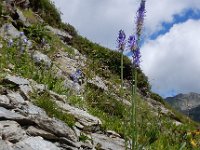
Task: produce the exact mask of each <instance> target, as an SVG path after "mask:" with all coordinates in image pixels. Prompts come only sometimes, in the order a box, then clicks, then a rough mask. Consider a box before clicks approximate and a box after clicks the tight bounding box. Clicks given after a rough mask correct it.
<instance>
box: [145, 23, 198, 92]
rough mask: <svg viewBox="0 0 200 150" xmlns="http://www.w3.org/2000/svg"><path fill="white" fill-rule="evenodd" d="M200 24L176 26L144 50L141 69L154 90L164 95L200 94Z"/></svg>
mask: <svg viewBox="0 0 200 150" xmlns="http://www.w3.org/2000/svg"><path fill="white" fill-rule="evenodd" d="M199 26H200V20H199V21H197V20H196V21H195V20H189V21H187V22H185V23H182V24H176V25H174V26H173V27H172V28H171V29H170V31H169V32H168V33H166V34H165V35H162V36H160V37H158V38H157V39H156V40H154V41H151V40H150V41H147V42H146V43H145V44H144V45H143V47H142V48H141V52H142V60H143V61H142V68H143V70H144V72H145V74H146V75H147V76H148V77H149V79H150V82H151V84H152V85H153V90H154V91H156V92H158V93H160V94H162V95H165V94H166V93H167V92H170V91H172V90H174V89H176V91H177V92H184V93H186V92H191V91H193V92H198V93H199V92H200V77H199V75H200V59H199V58H200V28H199Z"/></svg>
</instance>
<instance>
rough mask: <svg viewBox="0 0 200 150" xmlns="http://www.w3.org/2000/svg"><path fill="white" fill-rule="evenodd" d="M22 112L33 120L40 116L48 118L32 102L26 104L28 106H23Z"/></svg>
mask: <svg viewBox="0 0 200 150" xmlns="http://www.w3.org/2000/svg"><path fill="white" fill-rule="evenodd" d="M21 109H22V111H23V112H24V113H25V114H26V115H27V116H29V117H30V119H32V118H31V117H32V116H38V117H41V118H48V116H47V114H46V112H45V111H44V110H43V109H41V108H40V107H37V106H35V105H33V104H32V103H31V102H28V101H27V102H26V105H24V106H22V108H21Z"/></svg>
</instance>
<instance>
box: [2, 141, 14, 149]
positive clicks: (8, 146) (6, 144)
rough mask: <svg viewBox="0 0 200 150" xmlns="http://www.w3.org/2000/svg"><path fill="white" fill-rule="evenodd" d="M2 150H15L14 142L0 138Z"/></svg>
mask: <svg viewBox="0 0 200 150" xmlns="http://www.w3.org/2000/svg"><path fill="white" fill-rule="evenodd" d="M0 150H13V148H12V144H11V143H10V142H8V141H3V140H0Z"/></svg>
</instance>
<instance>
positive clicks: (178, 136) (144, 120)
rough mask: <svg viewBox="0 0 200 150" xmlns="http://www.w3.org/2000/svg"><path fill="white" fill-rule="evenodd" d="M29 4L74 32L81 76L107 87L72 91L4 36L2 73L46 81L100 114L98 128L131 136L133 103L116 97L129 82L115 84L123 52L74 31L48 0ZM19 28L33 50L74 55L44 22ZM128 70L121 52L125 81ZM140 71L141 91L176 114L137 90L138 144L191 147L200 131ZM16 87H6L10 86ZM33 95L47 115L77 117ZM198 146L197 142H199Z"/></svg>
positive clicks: (170, 149)
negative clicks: (103, 82)
mask: <svg viewBox="0 0 200 150" xmlns="http://www.w3.org/2000/svg"><path fill="white" fill-rule="evenodd" d="M31 7H32V9H33V10H34V11H38V12H39V13H40V15H41V16H42V17H43V19H45V21H46V22H47V23H49V24H50V25H52V26H56V27H60V28H62V29H63V30H65V31H67V32H69V33H70V34H71V35H73V39H72V41H70V42H69V44H70V45H71V46H72V47H74V48H76V49H78V50H79V51H80V52H81V53H82V54H84V55H86V56H87V58H88V61H87V63H88V64H87V66H86V67H85V68H83V72H84V73H85V78H86V79H91V78H92V77H94V75H98V76H101V77H102V78H103V79H105V80H106V81H109V82H108V83H107V85H108V89H109V91H108V92H105V91H103V90H102V89H99V88H98V87H97V86H94V85H92V84H86V86H85V92H84V93H81V94H82V95H81V96H77V95H76V94H75V93H74V92H73V91H70V90H68V89H66V88H64V87H63V80H62V79H60V78H57V77H56V75H55V73H54V70H53V68H49V69H47V68H46V67H45V66H44V65H36V64H35V63H34V62H33V61H32V58H31V57H30V54H28V53H27V52H25V53H20V48H19V46H18V45H17V42H18V40H19V39H14V45H13V46H12V47H8V46H7V41H5V40H3V39H0V43H1V44H3V48H2V49H1V59H0V78H1V76H3V75H4V74H5V72H9V73H13V74H16V75H20V76H23V77H26V78H30V79H33V80H35V81H37V82H38V83H42V84H45V85H47V87H48V89H49V90H53V91H55V92H57V93H59V94H65V95H67V97H68V102H69V103H70V104H72V105H74V106H77V107H79V108H84V109H86V110H88V111H89V112H90V113H91V114H93V115H94V116H97V117H98V118H100V119H101V121H102V123H103V125H102V131H105V130H113V131H116V132H117V133H119V134H120V135H121V136H122V137H123V138H125V139H126V140H130V138H131V126H130V118H131V117H130V114H131V113H130V111H131V108H130V106H128V105H125V104H124V103H123V102H122V101H121V99H120V98H125V99H126V100H128V101H129V102H130V93H131V92H130V90H131V89H130V87H127V89H126V90H124V91H123V92H121V91H120V90H119V89H118V88H115V87H114V86H116V87H119V85H120V73H121V70H120V62H121V54H120V53H119V52H116V51H111V50H109V49H107V48H105V47H102V46H100V45H99V44H96V43H92V42H90V41H89V40H88V39H86V38H83V37H82V36H80V35H78V34H77V31H76V30H75V28H74V27H73V26H71V25H70V24H64V23H62V22H61V19H60V13H59V11H58V10H57V9H56V8H55V6H54V4H53V3H51V2H50V1H49V0H39V1H38V0H32V1H31ZM49 12H51V13H49ZM26 16H28V17H29V16H30V17H33V14H32V13H31V12H30V10H29V11H27V12H26ZM34 19H35V18H34ZM23 30H24V31H25V34H26V35H27V37H28V38H29V39H31V40H33V41H34V42H33V48H32V49H33V50H39V51H42V52H43V53H45V54H47V55H48V56H49V57H51V58H53V57H52V56H53V54H54V53H55V52H57V51H58V50H62V51H65V52H67V53H68V54H69V55H70V56H73V55H74V51H73V49H72V48H70V47H69V46H66V45H65V44H63V43H62V42H61V41H60V39H59V38H58V37H57V36H55V35H53V34H51V33H50V32H48V31H47V30H46V29H45V28H44V24H33V25H32V26H30V27H28V28H24V29H23ZM43 38H45V39H46V41H47V44H48V45H49V48H46V47H43V46H41V45H40V44H41V40H42V39H43ZM25 48H26V47H25ZM102 64H103V65H102ZM58 67H59V66H58ZM106 67H107V68H106ZM105 68H106V69H105ZM130 70H131V62H130V60H129V59H128V58H127V57H126V56H125V57H124V78H125V82H128V83H130V80H131V72H130ZM138 72H139V73H138V85H137V86H138V89H139V90H140V93H141V94H142V95H145V96H148V94H150V95H149V96H150V98H152V99H154V100H156V101H158V102H160V103H161V104H163V106H164V107H166V108H168V109H169V110H171V111H172V112H173V114H174V115H171V114H162V113H161V110H156V109H155V108H154V109H153V108H151V107H150V106H149V105H148V102H147V101H148V100H146V99H145V100H146V101H145V100H144V97H143V96H142V95H141V96H139V94H138V95H137V102H138V107H137V112H138V116H137V117H138V118H137V120H138V124H137V126H138V133H139V138H138V140H139V147H140V148H142V147H145V148H146V149H151V150H178V149H180V148H181V147H182V150H190V149H195V146H194V143H195V144H196V145H198V144H199V143H198V142H199V141H198V140H199V139H200V137H199V135H193V134H188V133H189V132H190V131H193V130H194V131H196V128H197V126H198V124H197V123H195V122H192V121H190V123H188V122H189V119H187V118H186V117H185V116H183V115H181V114H179V113H177V112H176V111H175V110H173V109H172V108H171V107H170V106H169V105H168V104H166V103H165V102H164V100H163V99H162V98H161V97H160V96H159V95H157V94H155V93H151V92H150V85H149V83H148V78H147V77H146V76H145V75H144V74H143V73H142V70H139V71H138ZM8 86H9V85H8ZM14 88H15V87H10V89H14ZM33 98H34V99H35V104H36V105H38V106H39V107H41V108H43V109H44V110H45V111H46V112H47V114H48V115H49V116H52V117H53V116H54V117H56V118H58V119H60V120H63V121H64V122H65V123H67V124H68V125H70V126H71V127H72V126H73V125H74V123H75V118H74V117H73V116H72V115H69V114H67V113H66V112H64V111H62V110H61V109H60V108H59V107H58V105H57V104H56V103H55V102H54V100H53V99H52V97H51V96H50V95H49V93H48V92H45V93H42V94H40V95H39V94H38V95H37V94H36V95H33ZM174 120H177V121H180V122H182V123H183V124H182V125H179V126H176V125H175V124H174V123H173V121H174ZM79 140H80V141H85V140H87V137H86V136H85V135H84V134H83V135H81V136H80V137H79ZM196 147H197V148H198V146H196Z"/></svg>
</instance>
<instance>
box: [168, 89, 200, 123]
mask: <svg viewBox="0 0 200 150" xmlns="http://www.w3.org/2000/svg"><path fill="white" fill-rule="evenodd" d="M166 101H167V102H168V103H169V104H170V105H171V106H172V107H174V108H175V109H177V110H179V111H180V112H183V113H184V114H186V115H189V116H190V117H191V118H192V119H194V120H196V121H200V118H199V116H200V110H199V107H200V94H197V93H193V92H191V93H189V94H178V95H176V96H174V97H167V98H166Z"/></svg>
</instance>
